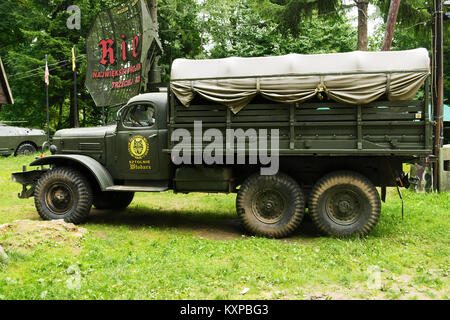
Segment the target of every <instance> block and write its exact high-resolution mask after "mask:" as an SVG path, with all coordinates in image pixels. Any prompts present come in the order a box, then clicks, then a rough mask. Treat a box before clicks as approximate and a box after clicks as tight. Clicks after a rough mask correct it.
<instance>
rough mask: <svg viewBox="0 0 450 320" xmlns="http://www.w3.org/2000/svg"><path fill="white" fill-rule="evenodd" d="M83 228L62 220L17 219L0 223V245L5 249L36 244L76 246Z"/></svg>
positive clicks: (82, 233) (84, 230)
mask: <svg viewBox="0 0 450 320" xmlns="http://www.w3.org/2000/svg"><path fill="white" fill-rule="evenodd" d="M86 233H87V230H86V229H85V228H80V227H77V226H75V225H74V224H73V223H67V222H64V220H52V221H32V220H17V221H14V222H12V223H6V224H3V225H0V245H2V246H3V247H4V248H7V249H29V248H33V247H35V246H37V245H41V244H44V245H51V246H74V247H75V246H78V245H79V242H80V240H81V239H82V238H83V236H84V235H85V234H86Z"/></svg>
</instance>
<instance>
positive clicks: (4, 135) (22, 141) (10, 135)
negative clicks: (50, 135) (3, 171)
mask: <svg viewBox="0 0 450 320" xmlns="http://www.w3.org/2000/svg"><path fill="white" fill-rule="evenodd" d="M6 124H7V123H6V122H1V123H0V155H3V156H9V155H11V154H14V156H21V155H29V154H32V153H35V152H37V151H38V150H40V149H41V148H42V144H43V143H44V142H45V141H47V135H46V134H45V132H44V131H43V130H38V129H29V128H22V127H13V126H7V125H6Z"/></svg>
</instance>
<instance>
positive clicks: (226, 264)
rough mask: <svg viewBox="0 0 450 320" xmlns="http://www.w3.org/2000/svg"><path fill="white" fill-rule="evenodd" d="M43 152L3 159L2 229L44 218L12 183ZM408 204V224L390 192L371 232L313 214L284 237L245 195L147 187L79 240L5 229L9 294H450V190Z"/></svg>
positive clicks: (94, 215) (2, 267) (1, 281)
mask: <svg viewBox="0 0 450 320" xmlns="http://www.w3.org/2000/svg"><path fill="white" fill-rule="evenodd" d="M32 159H33V156H30V157H20V158H14V157H9V158H1V159H0V225H1V224H3V223H9V222H13V221H15V220H23V219H31V220H36V221H40V219H39V216H38V215H37V213H36V210H35V208H34V202H33V199H27V200H19V199H18V198H17V193H18V192H19V191H20V188H21V187H20V185H18V184H16V183H13V182H11V181H10V174H11V172H14V171H20V170H22V165H23V164H28V163H30V162H31V160H32ZM404 199H405V219H404V220H402V219H401V202H400V200H399V199H398V196H397V195H396V191H395V190H389V192H388V199H387V203H386V204H383V209H382V215H381V219H380V221H379V223H378V225H377V226H376V227H375V228H374V230H373V231H372V232H371V233H370V234H369V236H368V237H366V238H358V237H354V238H351V239H347V240H340V239H333V238H328V237H321V236H319V235H318V234H317V231H316V229H315V228H314V226H313V225H312V223H311V222H309V221H304V222H303V224H302V225H301V227H300V228H299V230H298V231H297V232H296V233H295V234H294V235H293V236H291V237H289V238H287V239H282V240H273V239H265V238H259V237H252V236H249V235H247V234H245V233H244V231H243V230H242V229H241V227H240V225H239V223H238V221H237V220H236V213H235V207H234V205H235V195H212V194H199V193H194V194H188V195H182V194H177V195H174V194H173V193H172V192H164V193H155V194H137V195H136V197H135V200H134V201H133V203H132V204H131V206H130V207H129V208H128V209H127V210H125V211H122V212H107V211H98V210H92V212H91V217H90V219H89V220H88V221H87V223H85V224H83V225H82V226H81V227H83V228H86V229H87V230H88V233H87V234H86V235H85V236H84V238H82V240H80V241H77V242H68V243H64V242H57V241H55V242H52V241H41V242H38V243H35V244H33V246H32V247H26V246H21V245H19V244H18V245H17V246H14V245H11V242H8V240H11V239H15V238H14V237H17V234H16V235H11V234H9V235H8V234H4V235H1V236H0V244H2V243H3V245H4V249H5V251H6V253H7V254H8V256H9V260H8V261H4V260H3V262H2V261H1V260H0V299H448V298H449V295H450V294H449V281H448V266H449V239H450V237H449V230H450V228H449V212H450V193H441V194H424V193H422V194H420V193H419V194H415V193H412V192H409V191H407V190H406V191H404ZM8 243H9V244H10V245H8V246H6V245H5V244H8ZM245 288H249V290H248V292H246V293H245V294H241V292H244V291H245V290H244V289H245ZM243 290H244V291H243Z"/></svg>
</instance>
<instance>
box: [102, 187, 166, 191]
mask: <svg viewBox="0 0 450 320" xmlns="http://www.w3.org/2000/svg"><path fill="white" fill-rule="evenodd" d="M167 190H169V188H168V187H141V186H136V187H134V186H112V187H108V188H106V190H105V191H132V192H161V191H167Z"/></svg>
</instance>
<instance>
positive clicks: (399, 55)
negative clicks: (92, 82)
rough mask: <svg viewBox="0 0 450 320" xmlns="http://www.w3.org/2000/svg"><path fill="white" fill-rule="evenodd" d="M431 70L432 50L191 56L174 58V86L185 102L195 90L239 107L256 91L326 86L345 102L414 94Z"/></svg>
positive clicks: (309, 91) (292, 99) (294, 95)
mask: <svg viewBox="0 0 450 320" xmlns="http://www.w3.org/2000/svg"><path fill="white" fill-rule="evenodd" d="M429 73H430V60H429V56H428V51H427V50H426V49H424V48H419V49H414V50H406V51H382V52H363V51H354V52H347V53H331V54H313V55H304V54H289V55H285V56H274V57H257V58H239V57H231V58H224V59H209V60H208V59H207V60H188V59H176V60H175V61H174V62H173V64H172V73H171V89H172V91H173V92H174V94H175V95H176V97H177V98H178V99H179V100H180V101H181V103H182V104H183V105H185V106H189V104H190V102H191V101H192V100H193V99H194V97H195V96H196V95H199V96H201V97H203V98H205V99H207V100H209V101H213V102H216V103H220V104H224V105H227V106H228V107H230V108H231V110H232V111H233V112H234V113H237V112H239V110H241V109H242V108H244V107H245V106H246V105H247V104H248V103H249V102H250V101H251V100H252V99H253V98H254V97H255V96H256V95H258V94H260V95H261V96H263V97H265V98H267V99H269V100H272V101H275V102H279V103H300V102H305V101H307V100H309V99H311V98H313V97H314V96H315V95H316V94H317V93H318V92H325V93H326V94H327V96H328V97H329V98H331V99H332V100H334V101H337V102H340V103H348V104H366V103H370V102H372V101H375V100H377V99H379V98H381V97H382V96H385V97H387V98H388V100H390V101H398V100H412V99H414V97H415V95H416V93H417V91H418V90H419V88H420V87H421V85H422V84H423V82H424V80H425V79H426V78H427V76H428V75H429Z"/></svg>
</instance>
